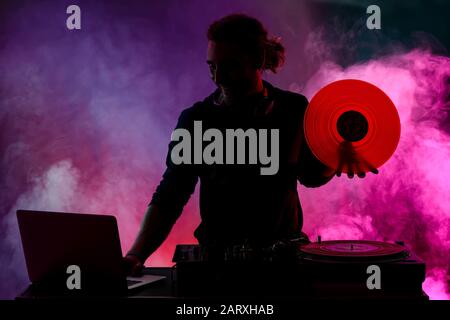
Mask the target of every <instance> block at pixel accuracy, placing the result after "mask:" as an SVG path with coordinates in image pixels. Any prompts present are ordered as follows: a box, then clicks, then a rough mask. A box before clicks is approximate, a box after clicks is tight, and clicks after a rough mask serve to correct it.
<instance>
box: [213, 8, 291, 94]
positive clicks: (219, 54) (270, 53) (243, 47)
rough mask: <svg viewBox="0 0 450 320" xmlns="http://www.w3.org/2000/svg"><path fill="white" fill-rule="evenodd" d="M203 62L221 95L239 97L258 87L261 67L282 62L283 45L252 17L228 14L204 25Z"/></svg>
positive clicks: (269, 67) (274, 68)
mask: <svg viewBox="0 0 450 320" xmlns="http://www.w3.org/2000/svg"><path fill="white" fill-rule="evenodd" d="M207 37H208V53H207V63H208V65H209V68H210V72H211V78H212V80H213V81H214V82H215V83H216V84H217V86H218V87H219V88H220V89H221V90H222V93H223V94H224V95H225V96H230V97H239V96H244V95H246V94H248V93H252V92H254V91H256V90H258V86H260V85H261V76H262V72H263V71H264V70H271V71H272V72H274V73H275V72H276V70H277V69H278V68H279V67H280V66H281V65H282V64H283V62H284V47H283V46H282V45H281V43H280V42H279V40H278V39H275V38H268V36H267V31H266V30H265V28H264V27H263V25H262V24H261V22H259V21H258V20H256V19H255V18H251V17H249V16H246V15H243V14H232V15H229V16H226V17H224V18H222V19H220V20H217V21H215V22H214V23H213V24H211V25H210V26H209V28H208V33H207Z"/></svg>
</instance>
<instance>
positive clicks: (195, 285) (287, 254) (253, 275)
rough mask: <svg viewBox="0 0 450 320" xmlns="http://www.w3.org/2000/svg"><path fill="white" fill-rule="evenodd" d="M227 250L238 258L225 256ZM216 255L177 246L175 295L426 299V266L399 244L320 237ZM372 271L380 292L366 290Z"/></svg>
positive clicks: (234, 248)
mask: <svg viewBox="0 0 450 320" xmlns="http://www.w3.org/2000/svg"><path fill="white" fill-rule="evenodd" d="M236 248H240V249H239V250H237V249H236ZM280 248H281V249H280ZM230 251H231V252H233V251H234V252H236V253H237V254H236V255H229V254H227V252H230ZM238 251H239V252H238ZM220 252H222V253H223V256H222V259H217V255H216V256H215V258H214V259H211V258H210V257H211V256H208V255H205V248H202V247H200V246H198V245H178V246H177V248H176V251H175V255H174V257H173V261H174V262H176V265H175V271H176V289H177V294H178V296H187V297H192V296H196V297H205V296H226V297H236V296H245V297H248V296H264V297H297V298H304V299H327V298H332V299H335V298H339V299H412V300H422V299H427V298H428V297H427V296H426V294H425V293H424V292H423V291H422V283H423V281H424V280H425V264H424V263H423V262H422V261H421V260H420V259H419V258H418V257H417V256H416V255H414V253H412V252H411V251H410V250H408V249H407V248H406V247H405V246H403V245H402V243H401V242H399V243H390V242H379V241H367V240H351V241H347V240H336V241H320V239H319V241H318V242H314V243H309V244H299V243H297V242H295V241H288V242H283V243H277V244H274V245H273V246H270V247H268V248H250V247H248V246H247V247H245V246H234V247H233V248H230V249H225V250H222V251H220ZM374 266H375V267H374ZM375 269H376V270H375ZM373 270H375V272H376V273H378V274H377V277H378V281H379V283H378V286H379V287H378V288H373V287H370V286H368V281H369V280H370V279H369V278H370V277H372V276H373V275H374V271H373Z"/></svg>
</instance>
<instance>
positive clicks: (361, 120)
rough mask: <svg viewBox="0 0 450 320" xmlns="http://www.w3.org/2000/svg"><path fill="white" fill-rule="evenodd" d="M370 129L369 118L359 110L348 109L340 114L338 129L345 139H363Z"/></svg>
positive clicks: (353, 140)
mask: <svg viewBox="0 0 450 320" xmlns="http://www.w3.org/2000/svg"><path fill="white" fill-rule="evenodd" d="M368 130H369V123H368V122H367V119H366V118H365V117H364V116H363V115H362V114H361V113H359V112H358V111H353V110H352V111H347V112H344V113H343V114H341V115H340V116H339V119H338V121H337V131H338V133H339V134H340V135H341V137H342V138H344V140H346V141H349V142H356V141H359V140H361V139H363V138H364V137H365V136H366V135H367V132H368Z"/></svg>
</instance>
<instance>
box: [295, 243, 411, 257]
mask: <svg viewBox="0 0 450 320" xmlns="http://www.w3.org/2000/svg"><path fill="white" fill-rule="evenodd" d="M300 252H301V253H303V254H304V256H305V257H306V258H310V259H318V260H345V261H348V260H361V259H382V260H384V259H394V260H395V259H401V258H404V257H405V256H406V255H407V254H408V252H407V250H406V249H405V248H404V247H403V246H401V245H399V244H395V243H388V242H381V241H370V240H334V241H322V242H316V243H310V244H307V245H304V246H301V247H300Z"/></svg>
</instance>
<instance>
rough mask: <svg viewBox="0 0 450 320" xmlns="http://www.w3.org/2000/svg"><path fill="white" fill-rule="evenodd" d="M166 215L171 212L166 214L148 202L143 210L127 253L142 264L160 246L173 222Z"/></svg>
mask: <svg viewBox="0 0 450 320" xmlns="http://www.w3.org/2000/svg"><path fill="white" fill-rule="evenodd" d="M168 216H173V214H168V213H166V212H164V210H161V209H159V208H158V206H157V205H154V204H150V205H149V206H148V207H147V211H146V212H145V216H144V219H143V221H142V224H141V229H140V230H139V233H138V235H137V237H136V240H135V241H134V243H133V246H132V247H131V249H130V251H128V254H127V255H134V256H136V257H137V258H138V259H139V260H140V262H141V263H142V264H143V263H144V262H145V260H147V258H148V257H149V256H150V255H151V254H152V253H153V252H155V251H156V250H157V249H158V248H159V247H160V246H161V244H162V243H163V242H164V240H165V239H166V238H167V237H168V235H169V233H170V230H171V229H172V227H173V225H174V224H175V221H173V219H167V217H168Z"/></svg>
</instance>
